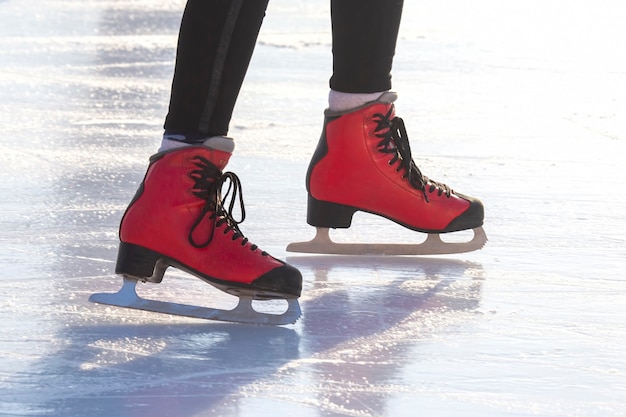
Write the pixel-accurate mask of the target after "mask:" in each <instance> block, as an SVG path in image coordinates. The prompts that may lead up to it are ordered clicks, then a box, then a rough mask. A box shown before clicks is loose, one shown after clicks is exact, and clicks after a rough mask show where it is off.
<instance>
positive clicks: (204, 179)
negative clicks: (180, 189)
mask: <svg viewBox="0 0 626 417" xmlns="http://www.w3.org/2000/svg"><path fill="white" fill-rule="evenodd" d="M194 159H195V162H194V164H195V165H196V167H198V169H196V170H193V171H191V172H190V174H189V177H190V178H191V179H193V180H194V182H195V184H194V186H193V188H192V193H193V194H194V195H195V196H196V197H198V198H201V199H203V200H205V201H206V203H205V205H204V207H203V208H202V211H201V212H200V214H199V215H198V217H197V219H196V220H195V221H194V223H193V225H192V226H191V230H190V231H189V236H188V239H189V243H190V244H191V245H192V246H194V247H196V248H204V247H206V246H208V245H209V244H210V243H211V241H212V240H213V237H214V235H215V230H216V229H217V228H220V227H221V226H222V225H224V224H226V227H225V228H224V232H223V233H224V234H228V233H229V232H232V237H231V238H232V240H237V239H241V246H245V245H246V243H248V238H246V237H245V236H244V235H243V233H242V232H241V230H239V225H240V224H241V223H243V221H244V220H245V218H246V210H245V206H244V204H243V192H242V187H241V181H240V180H239V177H238V176H237V175H236V174H234V173H233V172H225V173H223V174H221V175H220V171H219V170H218V169H217V168H216V167H215V166H213V165H212V164H211V163H210V162H209V161H208V160H207V159H205V158H203V157H201V156H196V157H195V158H194ZM216 177H217V178H216ZM226 183H228V187H227V188H226V192H225V193H223V191H222V190H223V188H224V184H226ZM237 202H238V203H239V207H238V209H239V212H240V213H241V214H240V218H239V219H235V217H234V213H235V209H236V208H235V204H237ZM209 213H210V215H209V220H211V223H212V227H211V232H210V234H209V236H208V237H207V238H206V239H205V240H204V241H200V242H198V241H197V240H196V239H195V238H194V231H195V230H196V229H197V228H198V226H199V225H200V224H202V221H203V220H204V219H205V218H206V217H207V214H209ZM250 249H251V250H253V251H254V250H257V249H258V246H257V245H254V244H251V245H250ZM262 254H263V255H264V256H265V255H267V253H266V252H265V251H263V252H262Z"/></svg>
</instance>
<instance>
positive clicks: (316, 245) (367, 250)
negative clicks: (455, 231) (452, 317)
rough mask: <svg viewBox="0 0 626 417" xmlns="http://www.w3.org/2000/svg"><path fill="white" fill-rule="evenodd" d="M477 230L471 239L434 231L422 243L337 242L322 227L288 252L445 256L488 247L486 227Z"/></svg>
mask: <svg viewBox="0 0 626 417" xmlns="http://www.w3.org/2000/svg"><path fill="white" fill-rule="evenodd" d="M473 232H474V236H473V238H472V240H470V241H469V242H444V241H443V240H441V237H440V236H439V234H436V233H431V234H428V236H427V238H426V240H425V241H424V242H422V243H418V244H401V243H389V244H385V243H380V244H379V243H336V242H333V241H332V240H331V239H330V236H329V230H328V229H326V228H319V227H318V228H317V233H316V235H315V237H314V238H313V239H312V240H310V241H308V242H294V243H290V244H289V245H288V246H287V251H288V252H302V253H323V254H330V255H445V254H453V253H463V252H471V251H475V250H478V249H480V248H482V247H483V246H485V243H486V242H487V235H486V234H485V231H484V230H483V228H482V227H477V228H475V229H473Z"/></svg>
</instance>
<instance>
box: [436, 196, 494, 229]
mask: <svg viewBox="0 0 626 417" xmlns="http://www.w3.org/2000/svg"><path fill="white" fill-rule="evenodd" d="M456 195H457V196H459V197H461V198H463V199H465V200H467V201H469V202H470V206H469V207H468V209H467V210H465V211H464V212H463V214H461V215H460V216H458V217H457V218H456V219H454V220H452V222H451V223H450V224H449V225H448V227H446V229H445V232H457V231H459V230H468V229H475V228H477V227H480V226H482V225H483V221H484V219H485V208H484V206H483V203H482V202H481V201H480V200H479V199H477V198H474V197H468V196H465V195H463V194H458V193H456Z"/></svg>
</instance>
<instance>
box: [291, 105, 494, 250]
mask: <svg viewBox="0 0 626 417" xmlns="http://www.w3.org/2000/svg"><path fill="white" fill-rule="evenodd" d="M395 99H396V94H395V93H385V94H383V95H382V96H381V97H380V98H379V99H378V100H376V101H373V102H370V103H368V104H366V105H365V106H363V107H360V108H357V109H353V110H350V111H347V112H331V111H328V110H327V111H326V114H325V123H324V130H323V132H322V136H321V138H320V141H319V143H318V146H317V149H316V151H315V153H314V155H313V158H312V160H311V163H310V165H309V169H308V172H307V178H306V185H307V191H308V206H307V222H308V223H309V224H310V225H312V226H315V227H316V228H317V235H316V237H315V238H314V239H313V240H312V241H310V242H299V243H292V244H290V245H289V246H288V247H287V250H288V251H291V252H309V253H333V254H397V255H428V254H446V253H459V252H467V251H472V250H476V249H480V248H481V247H482V246H483V245H484V244H485V242H486V240H487V239H486V236H485V233H484V231H483V229H482V227H481V226H482V224H483V205H482V203H481V202H480V201H479V200H478V199H476V198H472V197H468V196H465V195H463V194H460V193H457V192H455V191H453V190H452V189H451V188H450V187H448V186H447V185H445V184H442V183H439V182H436V181H433V180H431V179H429V178H428V177H426V176H424V175H423V174H422V173H421V172H420V170H419V168H418V167H417V165H416V164H415V162H413V159H412V155H411V149H410V146H409V141H408V137H407V133H406V130H405V127H404V122H403V121H402V119H400V118H398V117H396V116H395V114H394V111H395V110H394V105H393V102H394V101H395ZM357 211H363V212H369V213H373V214H377V215H379V216H382V217H386V218H388V219H390V220H392V221H394V222H396V223H398V224H400V225H402V226H404V227H407V228H409V229H411V230H415V231H418V232H424V233H428V236H427V239H426V240H425V241H424V242H423V243H421V244H413V245H405V244H386V245H383V244H381V245H377V244H339V243H334V242H333V241H332V240H330V237H329V228H348V227H350V224H351V222H352V216H353V215H354V213H355V212H357ZM467 229H473V231H474V236H473V238H472V239H471V240H470V241H469V242H457V243H446V242H444V241H442V240H441V239H440V238H439V234H440V233H448V232H456V231H461V230H467Z"/></svg>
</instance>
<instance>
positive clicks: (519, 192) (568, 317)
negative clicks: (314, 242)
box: [0, 0, 626, 417]
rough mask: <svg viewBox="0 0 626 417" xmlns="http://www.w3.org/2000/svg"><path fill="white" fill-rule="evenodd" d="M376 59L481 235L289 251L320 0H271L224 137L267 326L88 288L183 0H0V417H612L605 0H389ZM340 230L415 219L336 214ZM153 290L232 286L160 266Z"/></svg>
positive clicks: (319, 73)
mask: <svg viewBox="0 0 626 417" xmlns="http://www.w3.org/2000/svg"><path fill="white" fill-rule="evenodd" d="M406 3H407V4H406V5H405V13H404V15H403V23H402V27H401V33H400V39H399V42H398V48H397V53H396V61H395V66H394V71H393V77H394V78H393V80H394V89H395V90H397V91H398V92H399V94H400V98H399V100H398V101H397V103H396V104H397V109H398V114H399V115H400V116H401V117H402V118H403V119H404V120H405V123H406V125H407V129H408V132H409V136H410V139H411V144H412V149H413V154H414V157H415V160H416V162H417V163H418V165H419V166H420V168H421V169H422V171H423V172H424V173H425V174H426V175H428V176H429V177H432V178H434V179H436V180H439V181H442V182H446V183H448V184H450V185H452V186H453V188H455V189H457V190H459V191H462V192H464V193H467V194H470V195H475V196H477V197H480V198H481V199H482V200H483V202H484V203H485V206H486V222H485V230H486V232H487V235H488V236H489V242H488V244H487V246H486V247H485V248H484V249H483V250H481V251H478V252H472V253H466V254H459V255H446V256H433V257H428V258H423V257H366V258H362V257H354V256H315V255H313V256H309V255H294V254H288V253H287V252H286V251H285V247H286V245H287V244H288V243H289V242H292V241H296V240H303V239H305V238H307V237H312V236H313V234H314V230H313V229H312V228H310V227H308V226H307V225H306V221H305V217H306V191H305V189H304V176H305V172H306V166H307V163H308V160H309V158H310V155H311V153H312V151H313V149H314V147H315V145H316V143H317V139H318V137H319V133H320V132H319V129H320V128H321V125H322V121H323V119H322V111H323V109H324V107H325V105H326V98H327V91H328V77H329V75H330V69H331V54H330V43H331V38H330V23H329V17H328V7H329V5H328V1H327V0H306V1H305V0H273V1H272V2H271V3H270V7H269V9H268V13H267V17H266V21H265V25H264V28H263V30H262V33H261V35H260V37H259V46H258V48H257V50H256V52H255V56H254V58H253V61H252V63H251V66H250V69H249V73H248V78H247V79H246V82H245V84H244V87H243V90H242V94H241V97H240V100H239V102H238V105H237V108H236V111H235V115H234V117H233V123H232V129H231V132H230V134H231V135H232V136H233V137H235V138H236V140H237V151H236V154H235V155H234V157H233V158H232V159H231V164H230V165H229V169H230V170H232V171H234V172H236V173H237V174H238V175H239V176H240V178H241V179H242V183H243V187H244V197H245V201H246V209H247V220H246V222H245V223H244V224H243V225H242V230H243V231H244V233H245V234H246V235H247V236H248V237H249V238H250V239H251V240H252V241H254V242H255V243H257V244H258V245H259V246H261V247H262V248H263V249H265V250H267V251H269V252H270V253H272V254H273V255H275V256H277V257H279V258H283V259H287V260H288V261H289V262H290V263H292V264H293V265H295V266H296V267H298V268H299V269H300V270H301V271H302V273H303V276H304V281H305V282H304V292H303V297H302V298H301V305H302V311H303V317H302V318H301V319H300V321H298V322H297V323H296V324H295V325H290V326H283V327H263V326H248V325H238V324H225V323H216V322H210V321H200V320H194V319H186V318H181V317H172V316H167V315H159V314H151V313H147V312H141V311H133V310H127V309H119V308H113V307H106V306H102V305H96V304H92V303H89V302H88V301H87V299H88V297H89V295H90V294H92V293H94V292H103V291H115V290H117V289H118V288H119V286H120V285H121V278H120V277H117V276H115V274H114V272H113V268H114V262H115V258H116V251H117V243H118V240H117V226H118V223H119V220H120V218H121V215H122V213H123V210H124V209H125V207H126V205H127V204H128V202H129V201H130V199H131V198H132V196H133V194H134V192H135V190H136V187H137V185H138V183H139V181H141V178H142V176H143V174H144V171H145V168H146V165H147V161H148V157H149V156H150V155H151V154H152V153H154V152H155V151H156V149H157V147H158V145H159V141H160V135H161V132H162V131H161V126H162V121H163V118H164V115H165V113H166V111H167V103H168V95H169V86H170V83H171V74H172V70H173V59H174V55H175V45H176V37H177V32H178V25H179V22H180V16H181V13H182V9H183V7H184V1H183V0H163V1H147V0H131V1H122V0H102V1H95V0H86V1H85V0H83V1H78V0H47V1H43V0H0V128H1V129H2V130H1V132H2V139H1V141H2V152H1V153H0V224H1V228H0V248H1V249H2V250H0V264H1V265H2V267H1V268H0V285H1V288H2V296H1V298H0V341H1V343H0V415H1V416H59V417H60V416H63V417H70V416H80V417H84V416H90V417H99V416H102V417H105V416H106V417H110V416H119V417H126V416H134V417H137V416H146V417H147V416H150V417H155V416H178V417H192V416H194V417H196V416H245V417H253V416H267V415H273V416H300V417H308V416H315V417H317V416H328V417H330V416H388V417H404V416H407V417H408V416H411V417H413V416H416V415H423V416H446V417H450V416H463V417H471V416H480V417H488V416H493V417H502V416H555V417H557V416H558V417H564V416H581V417H591V416H602V417H608V416H623V415H626V411H625V410H626V344H625V343H624V341H625V340H626V303H625V302H624V300H625V299H626V280H625V278H624V270H623V263H624V259H626V238H625V236H626V227H625V226H626V220H625V219H626V217H625V215H624V213H626V196H625V194H624V192H623V190H624V186H625V185H626V180H625V178H626V176H625V175H624V174H625V169H624V155H625V154H626V94H625V93H624V92H625V91H626V58H625V57H626V55H624V53H623V51H624V50H626V37H624V36H623V16H624V12H625V11H626V6H625V5H624V3H623V2H622V1H620V0H605V1H603V2H595V1H591V0H576V1H572V2H567V3H565V2H558V1H551V2H546V1H523V2H522V1H519V0H511V1H507V2H502V1H497V0H478V1H472V2H464V1H461V0H447V1H443V2H441V1H434V0H425V1H421V2H408V1H407V2H406ZM337 237H338V239H339V240H341V239H343V241H355V240H359V241H366V242H379V241H386V242H398V241H400V242H413V241H419V240H420V239H421V238H422V237H420V236H417V235H416V234H415V233H412V232H409V231H406V230H403V229H401V228H400V227H398V226H395V225H392V224H389V223H388V222H386V221H384V220H382V219H377V218H373V217H371V216H367V215H358V216H357V217H356V219H355V223H354V225H353V227H352V228H350V229H349V230H347V231H342V232H341V233H338V234H337ZM140 291H142V292H143V293H144V294H147V295H150V296H151V297H153V298H159V299H164V300H171V301H175V302H184V303H188V304H199V305H206V304H220V305H223V306H225V307H226V308H228V307H229V306H230V307H231V308H232V306H234V304H233V303H235V302H236V300H233V299H231V298H229V296H227V295H226V294H223V293H220V292H219V291H217V290H214V289H212V288H210V287H209V286H208V285H206V284H204V283H202V282H200V281H199V280H195V279H193V278H191V277H189V276H187V275H185V274H184V273H182V272H179V271H176V270H172V269H170V270H169V271H168V274H167V275H166V278H165V280H164V281H163V283H162V284H159V285H150V284H146V285H142V286H141V288H140Z"/></svg>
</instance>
